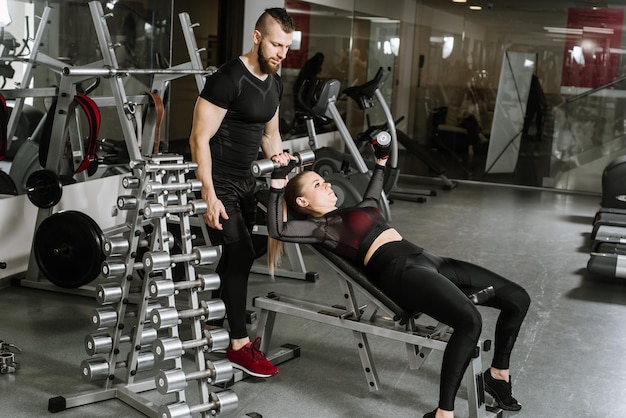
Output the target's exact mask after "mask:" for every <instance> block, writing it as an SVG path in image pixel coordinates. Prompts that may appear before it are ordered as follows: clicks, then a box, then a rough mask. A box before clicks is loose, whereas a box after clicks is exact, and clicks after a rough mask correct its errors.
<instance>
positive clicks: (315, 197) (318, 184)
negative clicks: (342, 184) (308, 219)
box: [296, 171, 337, 214]
mask: <svg viewBox="0 0 626 418" xmlns="http://www.w3.org/2000/svg"><path fill="white" fill-rule="evenodd" d="M301 185H302V188H301V190H300V192H301V193H300V197H298V198H297V199H296V203H297V204H298V205H299V206H302V207H308V209H310V210H312V211H315V212H318V213H320V214H324V213H327V212H330V211H331V210H334V209H335V204H336V203H337V196H336V195H335V192H334V191H333V189H332V187H330V186H331V185H330V183H327V182H326V181H325V180H324V178H322V176H320V175H319V174H317V173H316V172H315V171H305V172H304V173H303V174H302V182H301Z"/></svg>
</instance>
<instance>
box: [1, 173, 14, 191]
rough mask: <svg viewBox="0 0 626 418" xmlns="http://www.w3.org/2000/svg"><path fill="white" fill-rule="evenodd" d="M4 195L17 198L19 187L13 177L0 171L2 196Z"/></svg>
mask: <svg viewBox="0 0 626 418" xmlns="http://www.w3.org/2000/svg"><path fill="white" fill-rule="evenodd" d="M2 194H5V195H10V196H17V186H16V185H15V182H14V181H13V179H12V178H11V176H9V175H8V174H7V173H5V172H4V171H2V170H0V195H2Z"/></svg>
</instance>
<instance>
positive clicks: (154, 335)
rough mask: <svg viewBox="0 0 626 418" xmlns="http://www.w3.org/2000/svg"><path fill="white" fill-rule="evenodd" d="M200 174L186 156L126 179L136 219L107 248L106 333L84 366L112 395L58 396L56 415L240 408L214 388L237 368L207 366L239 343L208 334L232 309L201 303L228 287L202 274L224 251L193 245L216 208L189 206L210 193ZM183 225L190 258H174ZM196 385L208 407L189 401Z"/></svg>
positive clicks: (90, 341)
mask: <svg viewBox="0 0 626 418" xmlns="http://www.w3.org/2000/svg"><path fill="white" fill-rule="evenodd" d="M196 167H197V165H196V164H195V163H185V162H184V161H183V158H182V157H181V156H178V155H174V154H168V155H158V156H152V157H147V158H146V159H145V161H144V162H142V163H139V164H138V165H136V166H135V167H134V170H136V171H137V172H139V173H140V175H139V176H129V177H125V178H124V179H123V182H122V183H123V186H124V188H125V189H126V190H128V193H129V194H127V195H124V196H119V198H118V203H117V204H118V208H119V209H120V210H124V211H126V226H127V228H124V229H123V230H124V232H122V233H121V235H120V236H117V237H108V238H107V240H106V241H105V244H104V247H105V253H106V254H107V260H106V261H105V263H103V275H104V276H105V277H107V278H108V280H110V282H108V283H104V284H102V285H100V286H99V287H98V288H97V295H96V300H97V301H98V302H99V303H100V304H101V307H100V308H97V309H95V310H94V312H93V315H92V324H93V325H94V326H95V327H96V328H97V331H96V332H95V333H94V334H89V335H87V336H86V338H85V349H86V351H87V354H90V355H91V357H90V358H88V359H86V360H84V361H83V362H82V363H81V374H82V377H83V379H84V380H85V381H87V382H95V381H103V387H102V388H101V389H97V390H94V391H91V392H87V393H82V394H78V395H73V396H69V397H66V396H57V397H54V398H51V399H50V400H49V403H48V410H49V411H50V412H59V411H63V410H65V409H67V408H72V407H77V406H81V405H86V404H90V403H94V402H99V401H102V400H108V399H120V400H121V401H123V402H125V403H127V404H128V405H129V406H131V407H133V408H135V409H137V410H138V411H140V412H142V413H143V414H145V415H147V416H151V417H155V418H156V417H165V416H167V417H177V418H178V417H187V416H191V414H192V413H201V414H203V416H215V415H216V414H219V413H224V412H229V411H232V410H235V409H236V408H237V404H238V398H237V395H236V394H235V393H234V392H233V391H232V390H230V389H227V390H222V391H219V392H215V391H213V392H211V391H210V387H209V386H210V385H213V384H217V383H223V382H227V381H229V380H231V379H232V378H233V369H232V365H231V364H230V362H229V361H228V360H218V361H215V362H211V361H209V360H207V359H206V358H205V353H207V352H210V351H214V350H217V349H225V348H226V347H227V346H228V343H229V342H230V339H229V336H228V332H227V331H225V330H223V329H220V328H217V329H213V330H211V331H205V330H204V321H205V320H206V319H221V318H223V317H224V315H225V307H224V304H223V302H222V301H221V300H219V299H211V300H208V301H200V300H199V298H198V293H199V292H201V291H203V290H212V289H216V288H217V287H219V277H218V276H217V275H216V274H202V273H201V272H199V271H197V267H198V266H199V265H203V264H214V263H216V262H217V261H218V259H219V255H220V252H219V247H206V246H205V247H194V246H193V239H195V238H196V237H195V236H194V235H193V234H192V231H191V225H190V221H189V217H190V216H193V215H197V214H201V213H202V211H203V210H204V211H205V210H206V206H203V205H202V204H201V203H197V202H196V201H194V200H191V201H190V200H188V194H190V193H191V192H193V191H195V190H198V189H199V187H201V184H200V182H199V181H197V180H196V181H194V180H190V181H186V180H185V176H186V174H188V173H189V171H192V170H195V168H196ZM174 224H177V225H178V227H179V231H180V246H181V250H182V252H181V254H171V252H170V246H171V242H172V240H173V239H174V238H173V236H172V233H171V231H170V226H171V225H174ZM148 229H151V232H150V233H149V234H147V233H146V231H147V230H148ZM122 243H125V244H123V245H122ZM140 244H141V245H140ZM142 251H145V252H144V253H143V256H142V261H141V262H139V261H137V259H138V254H139V253H140V252H142ZM175 263H182V264H183V266H184V273H185V278H184V280H181V281H177V282H175V281H174V280H173V275H172V268H173V266H174V264H175ZM115 266H123V269H120V268H118V267H115ZM183 325H188V326H189V328H190V331H191V340H188V341H185V342H183V341H182V340H181V332H180V331H181V327H182V326H183ZM129 330H130V331H129ZM185 350H193V353H194V359H195V370H194V371H193V372H191V373H187V374H186V373H185V372H184V371H183V362H182V355H183V354H184V351H185ZM126 351H127V352H128V353H127V354H126V356H125V357H124V353H125V352H126ZM157 369H162V370H160V371H158V370H157ZM190 380H196V381H197V384H198V389H199V396H200V403H199V404H197V405H194V406H190V405H189V404H188V402H187V397H188V396H187V393H186V387H187V382H188V381H190ZM153 389H157V390H158V391H159V393H161V394H163V395H169V397H168V398H167V399H166V401H165V403H164V404H162V405H161V406H159V407H157V406H155V405H154V404H153V403H152V402H151V401H149V400H147V399H145V398H144V397H142V396H141V395H140V393H142V392H146V391H150V390H153ZM172 397H173V399H172Z"/></svg>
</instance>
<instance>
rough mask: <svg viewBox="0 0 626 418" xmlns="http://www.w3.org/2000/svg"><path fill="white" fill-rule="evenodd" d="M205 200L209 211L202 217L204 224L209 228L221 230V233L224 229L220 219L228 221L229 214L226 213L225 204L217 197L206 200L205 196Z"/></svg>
mask: <svg viewBox="0 0 626 418" xmlns="http://www.w3.org/2000/svg"><path fill="white" fill-rule="evenodd" d="M203 199H204V200H205V201H206V203H207V211H206V213H204V214H203V215H202V218H203V219H204V222H205V223H206V224H207V226H208V227H209V228H213V229H219V230H220V231H221V230H222V229H223V228H222V224H221V223H220V217H222V218H223V219H228V214H227V213H226V209H225V208H224V204H223V203H222V201H221V200H219V199H218V198H217V197H216V196H213V197H212V198H206V197H204V194H203Z"/></svg>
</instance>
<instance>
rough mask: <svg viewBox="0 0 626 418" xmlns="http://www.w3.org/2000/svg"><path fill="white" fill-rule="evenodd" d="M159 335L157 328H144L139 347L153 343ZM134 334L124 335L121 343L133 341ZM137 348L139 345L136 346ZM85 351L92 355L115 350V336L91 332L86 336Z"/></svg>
mask: <svg viewBox="0 0 626 418" xmlns="http://www.w3.org/2000/svg"><path fill="white" fill-rule="evenodd" d="M157 337H158V334H157V330H156V329H152V328H144V329H143V330H142V331H141V338H140V339H139V341H138V345H139V348H141V347H142V346H146V345H148V344H152V343H153V342H154V341H155V340H156V339H157ZM133 340H134V336H131V335H123V336H122V337H120V343H132V342H133ZM135 348H137V347H135ZM85 351H86V352H87V354H89V355H90V356H93V355H96V354H105V353H110V352H111V351H113V337H111V335H110V334H102V335H93V334H89V335H87V336H86V337H85Z"/></svg>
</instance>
